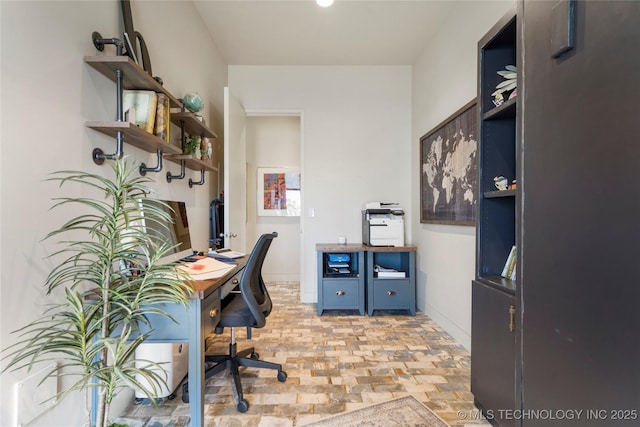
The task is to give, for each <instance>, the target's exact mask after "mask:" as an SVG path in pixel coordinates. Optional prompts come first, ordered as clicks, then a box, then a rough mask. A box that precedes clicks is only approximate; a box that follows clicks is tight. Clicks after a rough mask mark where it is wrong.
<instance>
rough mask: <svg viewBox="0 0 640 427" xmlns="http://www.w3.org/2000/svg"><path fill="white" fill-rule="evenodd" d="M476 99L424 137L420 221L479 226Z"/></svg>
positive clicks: (421, 166)
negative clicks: (477, 218)
mask: <svg viewBox="0 0 640 427" xmlns="http://www.w3.org/2000/svg"><path fill="white" fill-rule="evenodd" d="M476 108H477V107H476V100H475V99H474V100H473V101H471V102H469V103H467V104H466V105H464V106H463V107H462V108H460V109H459V110H458V111H456V112H455V113H453V114H452V115H451V116H450V117H449V118H447V119H446V120H445V121H443V122H442V123H440V124H439V125H438V126H436V127H435V128H434V129H432V130H431V131H430V132H428V133H426V134H425V135H424V136H423V137H422V138H420V222H421V223H436V224H451V225H475V222H476V207H477V197H478V158H477V157H478V118H477V110H476Z"/></svg>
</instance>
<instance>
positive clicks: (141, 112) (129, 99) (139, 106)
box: [122, 90, 158, 133]
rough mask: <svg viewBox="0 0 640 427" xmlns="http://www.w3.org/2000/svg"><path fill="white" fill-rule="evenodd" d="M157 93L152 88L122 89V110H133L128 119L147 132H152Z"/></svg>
mask: <svg viewBox="0 0 640 427" xmlns="http://www.w3.org/2000/svg"><path fill="white" fill-rule="evenodd" d="M157 105H158V94H156V93H155V92H154V91H152V90H124V91H123V96H122V109H123V111H125V112H126V111H129V110H132V111H133V110H135V114H133V115H132V116H133V117H129V121H130V122H132V123H135V124H136V125H137V126H139V127H140V128H142V129H144V130H146V131H147V132H149V133H153V131H154V124H155V122H156V107H157Z"/></svg>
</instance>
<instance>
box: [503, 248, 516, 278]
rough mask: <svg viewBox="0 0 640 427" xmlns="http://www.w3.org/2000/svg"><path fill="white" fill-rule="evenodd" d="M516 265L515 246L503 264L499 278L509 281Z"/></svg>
mask: <svg viewBox="0 0 640 427" xmlns="http://www.w3.org/2000/svg"><path fill="white" fill-rule="evenodd" d="M515 265H516V246H515V245H513V246H512V247H511V250H510V251H509V256H508V257H507V261H506V262H505V263H504V267H503V268H502V274H501V276H502V277H504V278H505V279H511V275H512V274H513V270H514V268H515Z"/></svg>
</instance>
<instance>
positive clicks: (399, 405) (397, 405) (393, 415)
mask: <svg viewBox="0 0 640 427" xmlns="http://www.w3.org/2000/svg"><path fill="white" fill-rule="evenodd" d="M333 426H336V427H338V426H339V427H360V426H362V427H365V426H366V427H390V426H411V427H449V425H448V424H447V423H445V422H444V421H443V420H442V418H440V417H439V416H437V415H436V414H434V413H433V412H431V410H430V409H429V408H427V407H426V406H424V405H423V404H422V403H421V402H420V401H419V400H418V399H416V398H415V397H414V396H411V395H408V396H403V397H399V398H397V399H393V400H389V401H387V402H382V403H376V404H375V405H371V406H367V407H364V408H359V409H356V410H353V411H349V412H344V413H342V414H337V415H333V416H331V417H328V418H325V419H323V420H320V421H316V422H313V423H311V424H306V425H305V427H333Z"/></svg>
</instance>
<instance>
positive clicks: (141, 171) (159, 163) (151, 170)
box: [140, 150, 162, 176]
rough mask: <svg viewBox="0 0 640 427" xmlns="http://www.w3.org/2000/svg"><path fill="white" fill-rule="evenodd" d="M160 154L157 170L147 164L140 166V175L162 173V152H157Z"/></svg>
mask: <svg viewBox="0 0 640 427" xmlns="http://www.w3.org/2000/svg"><path fill="white" fill-rule="evenodd" d="M156 152H157V154H158V161H157V166H156V167H155V168H148V167H147V165H146V164H144V163H141V164H140V175H142V176H145V175H146V174H147V172H160V171H161V170H162V150H156Z"/></svg>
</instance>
